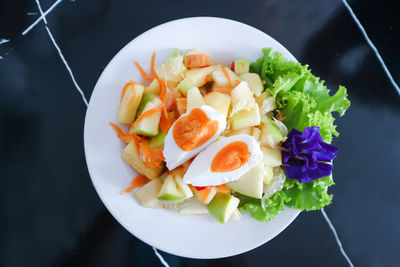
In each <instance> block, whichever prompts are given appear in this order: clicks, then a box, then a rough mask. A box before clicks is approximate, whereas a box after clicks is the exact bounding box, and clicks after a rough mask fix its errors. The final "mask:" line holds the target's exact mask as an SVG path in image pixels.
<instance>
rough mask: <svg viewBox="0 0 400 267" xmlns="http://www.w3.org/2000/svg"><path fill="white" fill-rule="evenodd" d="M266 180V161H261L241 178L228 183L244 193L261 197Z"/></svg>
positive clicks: (234, 189) (230, 186) (231, 187)
mask: <svg viewBox="0 0 400 267" xmlns="http://www.w3.org/2000/svg"><path fill="white" fill-rule="evenodd" d="M263 181H264V162H260V163H259V164H258V165H256V166H255V167H254V168H252V169H251V170H250V171H248V172H246V173H245V174H244V175H243V176H242V177H240V178H239V180H236V181H232V182H229V183H227V184H226V186H228V187H229V188H230V189H232V190H233V191H236V192H238V193H240V194H242V195H245V196H249V197H253V198H261V196H262V192H263Z"/></svg>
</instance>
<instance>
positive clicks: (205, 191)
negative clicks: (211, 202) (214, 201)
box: [201, 186, 211, 203]
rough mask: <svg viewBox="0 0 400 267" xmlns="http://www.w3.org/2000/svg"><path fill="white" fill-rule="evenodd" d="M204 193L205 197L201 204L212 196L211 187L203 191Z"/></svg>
mask: <svg viewBox="0 0 400 267" xmlns="http://www.w3.org/2000/svg"><path fill="white" fill-rule="evenodd" d="M202 191H203V196H202V198H201V202H203V203H204V202H206V200H207V198H208V196H209V195H210V194H211V186H206V188H205V189H203V190H202Z"/></svg>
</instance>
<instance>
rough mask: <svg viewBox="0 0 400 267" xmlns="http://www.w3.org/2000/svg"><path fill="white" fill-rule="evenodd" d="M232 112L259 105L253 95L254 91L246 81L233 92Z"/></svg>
mask: <svg viewBox="0 0 400 267" xmlns="http://www.w3.org/2000/svg"><path fill="white" fill-rule="evenodd" d="M231 102H232V113H236V112H238V111H240V110H243V109H247V110H249V109H251V108H252V107H255V106H257V104H256V101H255V99H254V97H253V92H252V91H251V90H250V88H249V85H248V84H247V83H246V82H240V83H239V84H238V85H237V86H236V87H235V88H233V90H232V92H231Z"/></svg>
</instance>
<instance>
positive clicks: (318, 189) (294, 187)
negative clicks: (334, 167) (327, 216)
mask: <svg viewBox="0 0 400 267" xmlns="http://www.w3.org/2000/svg"><path fill="white" fill-rule="evenodd" d="M333 184H334V182H333V179H332V176H330V177H324V178H321V179H317V180H314V181H311V182H308V183H303V184H302V183H299V182H298V181H297V180H293V179H286V182H285V184H284V186H283V191H284V192H285V194H286V195H287V196H288V197H289V201H286V205H288V206H289V207H291V208H295V209H299V210H317V209H321V208H323V207H324V206H326V205H329V204H330V203H331V202H332V197H333V196H332V195H330V194H328V187H329V186H331V185H333Z"/></svg>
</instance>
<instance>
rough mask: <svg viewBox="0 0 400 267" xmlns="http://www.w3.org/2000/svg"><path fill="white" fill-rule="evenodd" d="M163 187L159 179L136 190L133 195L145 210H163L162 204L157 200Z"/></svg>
mask: <svg viewBox="0 0 400 267" xmlns="http://www.w3.org/2000/svg"><path fill="white" fill-rule="evenodd" d="M161 186H162V182H161V179H159V178H157V179H154V180H152V181H150V182H148V183H147V184H145V185H144V186H142V187H141V188H139V189H138V190H136V191H135V192H134V193H133V195H134V196H135V198H136V199H137V200H138V201H139V202H140V204H142V206H143V207H145V208H153V209H158V208H162V203H161V202H160V201H159V200H158V199H157V196H158V194H159V193H160V190H161Z"/></svg>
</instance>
